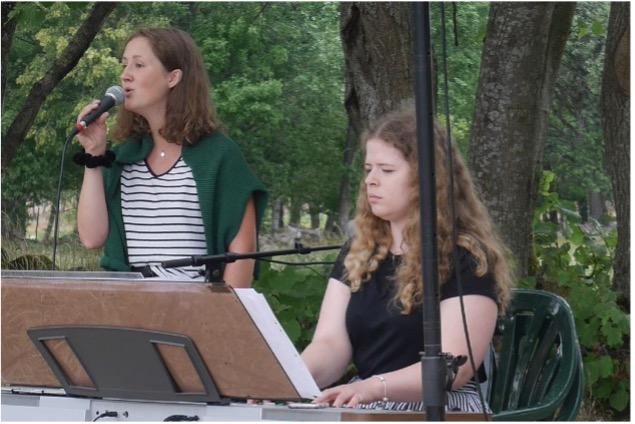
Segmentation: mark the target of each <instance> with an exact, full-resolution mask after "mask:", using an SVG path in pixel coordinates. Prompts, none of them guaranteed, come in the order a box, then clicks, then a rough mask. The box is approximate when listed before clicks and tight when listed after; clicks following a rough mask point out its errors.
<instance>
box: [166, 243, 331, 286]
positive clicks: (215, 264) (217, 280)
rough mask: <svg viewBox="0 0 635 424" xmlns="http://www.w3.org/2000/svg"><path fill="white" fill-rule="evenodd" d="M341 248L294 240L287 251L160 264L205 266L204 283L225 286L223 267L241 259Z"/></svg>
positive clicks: (230, 255) (194, 258)
mask: <svg viewBox="0 0 635 424" xmlns="http://www.w3.org/2000/svg"><path fill="white" fill-rule="evenodd" d="M341 247H342V246H341V245H340V246H319V247H307V246H304V245H303V244H302V243H300V241H298V240H296V241H295V245H294V248H293V249H287V250H274V251H269V252H253V253H232V252H227V253H222V254H220V255H209V256H205V255H199V256H190V257H189V258H183V259H172V260H169V261H164V262H161V266H162V267H163V268H176V267H182V266H201V265H205V281H206V282H209V283H212V285H220V286H222V285H225V282H224V281H223V266H224V264H227V263H230V262H236V261H238V260H241V259H259V258H268V257H273V256H281V255H293V254H303V255H306V254H309V253H311V252H317V251H320V250H334V249H340V248H341Z"/></svg>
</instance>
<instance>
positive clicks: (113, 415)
mask: <svg viewBox="0 0 635 424" xmlns="http://www.w3.org/2000/svg"><path fill="white" fill-rule="evenodd" d="M118 416H119V414H118V413H117V411H106V412H104V413H103V414H101V415H98V416H97V417H96V418H95V419H94V420H93V422H95V421H97V420H101V419H102V418H106V417H110V418H116V417H118Z"/></svg>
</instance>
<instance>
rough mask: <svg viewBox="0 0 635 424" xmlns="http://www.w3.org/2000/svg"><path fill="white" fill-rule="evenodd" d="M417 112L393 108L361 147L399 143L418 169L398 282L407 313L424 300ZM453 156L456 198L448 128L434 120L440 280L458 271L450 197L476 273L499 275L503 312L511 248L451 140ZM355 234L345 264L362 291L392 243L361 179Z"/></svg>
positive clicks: (459, 234) (412, 182)
mask: <svg viewBox="0 0 635 424" xmlns="http://www.w3.org/2000/svg"><path fill="white" fill-rule="evenodd" d="M416 129H417V128H416V116H415V111H414V109H412V108H407V109H402V110H400V111H397V112H393V113H390V114H388V115H386V116H385V117H384V118H383V119H381V120H380V121H379V122H378V123H377V124H376V125H375V126H374V127H373V128H372V129H370V130H369V131H367V132H365V133H364V134H363V135H362V138H361V141H362V149H363V150H364V152H365V148H366V143H367V142H368V140H370V139H380V140H383V141H384V142H386V143H388V144H389V145H391V146H393V147H394V148H396V149H397V150H398V151H399V152H401V154H402V155H403V157H404V158H405V159H406V160H407V161H408V163H409V164H410V166H411V169H413V170H414V172H412V175H411V177H410V183H409V190H408V194H407V196H409V200H410V204H411V205H412V207H411V208H409V211H410V212H409V214H410V215H409V217H408V220H407V223H406V226H405V227H404V230H403V232H404V234H403V242H404V244H405V245H406V246H407V247H408V248H407V249H405V253H404V256H403V259H402V261H401V264H400V265H399V267H398V268H397V271H396V274H395V279H394V283H395V285H396V291H395V296H394V299H393V301H394V302H397V301H398V302H399V303H400V304H401V309H402V313H403V314H409V313H410V312H411V311H412V308H413V307H414V306H417V305H421V303H422V301H423V278H422V275H423V274H422V264H421V240H420V239H421V232H420V225H419V219H420V216H419V207H420V202H419V172H418V156H419V155H418V150H417V131H416ZM451 149H452V159H453V164H452V168H453V179H454V184H453V185H454V199H451V198H450V195H451V192H450V188H449V182H450V174H449V172H450V169H449V166H448V142H447V137H446V134H445V131H444V130H443V129H442V128H441V126H439V125H438V124H437V123H435V125H434V150H435V152H434V154H435V163H436V170H435V171H436V184H435V186H436V201H437V247H438V256H439V257H438V259H439V261H438V264H439V266H438V271H439V284H440V285H443V284H445V283H446V282H447V280H448V279H449V278H450V276H451V274H452V271H453V267H454V265H453V254H452V250H453V248H454V242H453V232H452V214H451V213H450V211H451V209H450V208H451V203H450V202H451V201H454V204H455V211H456V228H457V244H458V246H461V247H463V248H465V249H466V250H468V251H469V252H470V253H471V254H472V255H474V257H475V258H476V262H477V268H476V275H477V276H478V277H482V276H484V275H485V274H487V273H492V275H493V277H494V279H495V281H496V289H497V295H498V305H499V311H500V312H501V313H503V312H504V311H505V308H506V306H507V304H508V302H509V299H510V294H511V292H510V289H511V287H512V286H513V281H514V277H513V275H512V270H511V268H510V266H509V265H508V261H507V258H508V257H509V255H510V253H509V250H508V249H507V248H506V246H505V245H504V244H503V242H502V241H501V239H500V237H499V236H498V233H497V230H496V229H495V227H494V225H493V223H492V221H491V219H490V217H489V214H488V212H487V210H486V208H485V206H484V204H483V202H482V201H481V200H480V199H479V196H478V195H477V191H476V187H475V186H474V183H473V181H472V177H471V176H470V173H469V171H468V169H467V166H466V165H465V163H464V161H463V159H462V157H461V155H460V153H459V151H458V149H457V148H456V147H455V146H451ZM355 234H356V235H355V237H354V238H353V240H352V243H351V248H350V252H349V254H348V255H347V257H346V259H345V261H344V265H345V267H346V278H348V280H349V281H350V283H351V290H352V291H353V292H355V291H358V290H359V289H360V287H361V285H362V284H363V283H365V282H367V281H368V280H370V277H371V274H372V273H373V272H374V271H376V270H377V268H378V267H379V264H380V262H381V261H382V260H384V259H385V258H386V256H387V255H388V252H389V248H390V245H391V243H392V234H391V232H390V223H389V222H388V221H385V220H383V219H381V218H378V217H377V216H375V215H373V213H372V210H371V208H370V204H369V202H368V198H367V195H366V184H365V183H364V181H363V180H362V182H361V184H360V190H359V196H358V199H357V215H356V217H355Z"/></svg>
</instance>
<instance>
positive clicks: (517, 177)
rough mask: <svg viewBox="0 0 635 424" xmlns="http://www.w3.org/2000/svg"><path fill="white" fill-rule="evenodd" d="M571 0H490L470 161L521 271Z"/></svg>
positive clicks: (522, 273)
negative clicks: (546, 0) (557, 0)
mask: <svg viewBox="0 0 635 424" xmlns="http://www.w3.org/2000/svg"><path fill="white" fill-rule="evenodd" d="M575 7H576V3H571V2H562V3H554V2H549V3H533V2H532V3H525V2H492V3H491V6H490V15H489V21H488V28H487V39H486V40H485V45H484V48H483V57H482V62H481V75H480V80H479V86H478V90H477V96H476V107H475V114H474V122H473V124H472V133H471V140H470V151H469V166H470V169H471V170H472V172H473V175H474V178H475V181H476V184H477V186H478V187H479V188H480V190H481V192H482V196H483V200H484V201H485V203H486V205H487V207H488V209H489V211H490V214H491V216H492V219H493V220H494V222H495V223H496V224H497V225H498V227H499V230H500V232H501V235H502V237H503V239H504V240H505V241H506V243H507V244H508V246H509V247H510V249H511V251H512V253H513V254H514V255H515V260H516V264H517V271H518V276H519V277H522V276H525V275H527V273H528V266H529V259H530V254H531V252H532V249H531V246H532V220H533V214H534V210H535V205H536V200H537V195H538V192H537V183H538V182H539V178H540V172H541V170H542V155H543V151H544V145H545V140H546V130H547V123H548V116H549V109H550V104H551V97H552V93H553V88H554V83H555V80H556V75H557V71H558V66H559V64H560V60H561V58H562V54H563V52H564V47H565V44H566V41H567V38H568V36H569V30H570V28H571V22H572V19H573V14H574V11H575Z"/></svg>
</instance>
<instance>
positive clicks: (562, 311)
mask: <svg viewBox="0 0 635 424" xmlns="http://www.w3.org/2000/svg"><path fill="white" fill-rule="evenodd" d="M493 346H494V350H495V355H494V356H495V358H494V360H493V361H492V363H491V368H492V369H491V370H490V372H489V373H490V378H491V380H490V382H491V387H490V393H489V404H490V407H491V408H492V412H493V420H494V421H556V420H558V421H569V420H575V417H576V416H577V414H578V411H579V409H580V404H581V401H582V395H583V393H584V373H583V368H582V356H581V353H580V346H579V344H578V337H577V335H576V330H575V324H574V322H573V313H572V311H571V308H570V307H569V305H568V304H567V302H566V301H565V300H564V299H563V298H561V297H560V296H557V295H555V294H553V293H549V292H546V291H540V290H520V289H519V290H515V291H514V298H513V300H512V303H511V305H510V307H509V308H508V311H507V314H506V316H505V317H504V318H502V319H499V322H498V325H497V329H496V334H495V338H494V343H493Z"/></svg>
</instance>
